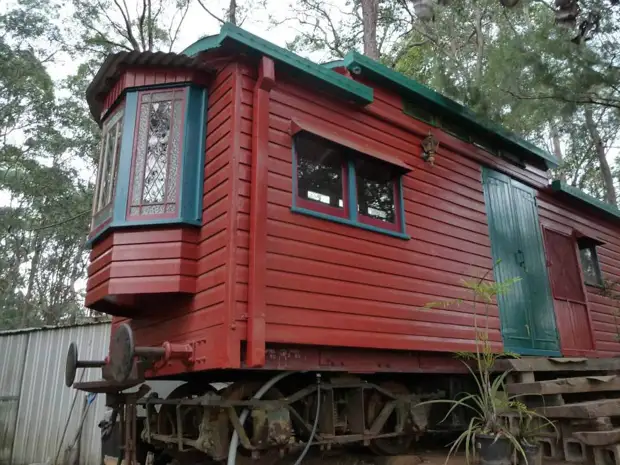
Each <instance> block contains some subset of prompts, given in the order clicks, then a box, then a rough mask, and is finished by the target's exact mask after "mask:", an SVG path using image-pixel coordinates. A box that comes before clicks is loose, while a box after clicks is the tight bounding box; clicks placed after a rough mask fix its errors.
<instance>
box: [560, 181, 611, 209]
mask: <svg viewBox="0 0 620 465" xmlns="http://www.w3.org/2000/svg"><path fill="white" fill-rule="evenodd" d="M551 188H552V189H553V190H554V191H555V192H562V193H564V194H566V195H569V196H571V197H572V198H574V199H576V200H579V201H581V202H583V203H586V204H588V205H589V206H591V207H594V208H595V209H596V210H598V211H599V212H600V213H603V214H605V215H608V216H611V217H613V218H614V219H620V210H619V209H618V208H617V207H614V206H613V205H610V204H608V203H606V202H602V201H601V200H599V199H597V198H595V197H592V196H591V195H588V194H586V193H585V192H583V191H582V190H581V189H577V188H576V187H573V186H569V185H568V184H566V183H565V182H562V181H558V180H556V181H553V182H552V183H551Z"/></svg>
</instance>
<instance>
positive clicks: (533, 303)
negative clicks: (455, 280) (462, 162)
mask: <svg viewBox="0 0 620 465" xmlns="http://www.w3.org/2000/svg"><path fill="white" fill-rule="evenodd" d="M483 182H484V191H485V203H486V209H487V218H488V223H489V233H490V237H491V250H492V254H493V261H494V274H495V280H496V281H497V282H505V281H507V280H509V279H512V278H520V279H519V281H518V282H516V283H515V284H513V285H512V286H511V288H510V290H509V291H508V292H507V293H505V294H503V295H500V296H499V297H498V305H499V311H500V321H501V325H502V337H503V340H504V346H505V348H506V350H508V351H513V352H517V353H520V354H524V355H557V354H558V342H557V330H556V325H555V316H554V313H553V304H552V299H551V294H550V292H549V279H548V277H547V272H546V266H545V260H544V251H543V247H542V238H541V233H540V225H539V222H538V213H537V209H536V200H535V196H534V191H533V190H531V189H530V188H528V187H527V186H524V185H522V184H521V183H519V182H517V181H514V180H512V179H511V178H509V177H508V176H505V175H503V174H500V173H497V172H494V171H492V170H488V169H484V170H483Z"/></svg>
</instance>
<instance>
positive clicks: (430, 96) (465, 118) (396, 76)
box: [343, 51, 559, 168]
mask: <svg viewBox="0 0 620 465" xmlns="http://www.w3.org/2000/svg"><path fill="white" fill-rule="evenodd" d="M343 61H344V64H345V66H346V67H347V68H348V69H349V70H350V71H351V72H352V73H353V74H364V75H367V76H368V77H370V78H371V79H373V80H376V81H379V82H382V83H384V84H386V85H388V86H389V87H391V88H394V89H395V90H396V92H398V93H399V94H401V95H402V96H403V97H405V98H410V99H411V100H413V102H416V103H419V104H421V105H422V106H427V105H430V106H431V107H432V108H434V109H435V110H436V111H437V112H438V113H441V114H443V115H445V116H448V117H450V118H451V119H452V120H453V122H454V123H455V124H459V125H463V126H465V127H466V129H468V130H470V131H472V132H473V133H474V134H472V135H476V133H477V134H478V135H482V136H483V137H484V138H485V139H491V140H496V141H497V142H498V143H502V144H505V145H506V146H508V147H509V148H510V149H512V150H513V151H515V152H518V153H519V154H523V155H526V156H529V157H531V158H535V159H538V160H539V161H541V162H543V163H544V164H545V165H546V166H547V168H555V167H557V166H558V165H559V161H558V159H557V158H556V157H554V156H553V155H552V154H550V153H549V152H547V151H545V150H542V149H540V148H539V147H536V146H535V145H534V144H532V143H530V142H528V141H526V140H524V139H522V138H520V137H519V136H517V135H516V134H514V133H512V132H510V131H508V130H506V129H504V128H502V127H501V126H499V125H497V124H495V123H491V122H489V121H485V120H482V119H480V118H479V117H478V116H477V115H476V114H475V113H474V112H472V111H471V110H469V109H468V108H466V107H464V106H463V105H461V104H459V103H457V102H455V101H454V100H452V99H449V98H447V97H445V96H443V95H441V94H439V93H437V92H435V91H433V90H431V89H429V88H428V87H426V86H424V85H422V84H420V83H419V82H417V81H415V80H413V79H409V78H407V77H405V76H404V75H403V74H401V73H399V72H397V71H394V70H393V69H390V68H388V67H387V66H384V65H382V64H381V63H379V62H376V61H374V60H372V59H370V58H368V57H366V56H364V55H361V54H359V53H357V52H355V51H352V52H349V53H348V54H347V55H346V56H345V58H344V60H343Z"/></svg>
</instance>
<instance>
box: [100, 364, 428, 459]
mask: <svg viewBox="0 0 620 465" xmlns="http://www.w3.org/2000/svg"><path fill="white" fill-rule="evenodd" d="M312 377H314V379H312ZM144 391H146V389H145V390H144ZM144 391H142V392H138V393H134V394H122V393H121V394H108V403H109V404H110V405H112V406H113V408H114V409H115V411H117V412H119V413H120V414H121V424H122V425H123V433H122V437H123V438H124V439H123V443H124V448H125V450H124V452H123V456H124V457H125V458H126V459H128V460H126V462H125V463H126V464H129V463H131V461H132V456H133V457H134V460H133V462H134V463H135V449H136V447H135V444H137V442H138V441H137V437H136V434H139V435H140V440H141V441H142V442H144V443H146V444H149V445H150V446H151V447H153V448H154V449H156V450H158V451H164V452H165V453H166V454H168V455H170V456H172V457H175V458H178V461H179V462H181V463H182V462H183V460H182V459H183V457H184V456H186V455H194V454H195V453H197V452H199V453H202V454H205V455H206V456H208V457H209V458H210V459H212V460H214V461H223V460H225V459H227V458H228V459H229V460H230V456H231V455H233V458H232V459H233V462H232V463H234V458H235V456H236V454H237V451H238V452H239V453H240V454H241V455H243V456H249V457H252V458H253V459H259V458H261V457H262V456H263V455H265V454H267V453H273V452H274V451H277V452H278V454H279V455H280V456H284V455H287V454H290V453H299V452H302V453H304V454H305V452H307V450H308V448H309V447H310V445H312V446H316V447H318V448H320V449H322V450H330V449H332V448H334V447H339V446H346V445H353V444H357V445H360V444H363V445H364V446H367V447H368V448H369V449H370V451H372V452H373V453H375V454H378V455H402V454H406V453H407V452H408V451H409V450H410V448H411V445H412V442H413V441H414V440H415V439H416V437H417V436H418V435H419V434H421V433H423V432H424V431H425V430H426V427H427V424H428V409H429V408H428V407H429V406H428V405H419V404H420V403H421V402H422V401H423V400H425V399H428V398H430V397H434V395H420V394H412V393H411V392H410V391H409V389H408V388H407V387H406V386H405V385H404V384H401V383H399V382H394V381H384V382H378V383H374V382H370V381H366V380H363V379H361V378H357V377H352V376H346V375H342V376H338V375H335V376H331V377H329V378H328V379H322V378H321V375H319V374H317V375H308V374H301V373H291V372H286V373H280V374H277V375H276V376H274V377H272V378H271V379H269V380H267V381H266V382H261V381H238V382H235V383H232V384H229V385H228V386H227V387H224V388H222V389H220V390H217V389H216V388H215V387H213V385H211V384H207V385H206V387H205V384H203V383H198V382H188V383H186V384H184V385H182V386H180V387H179V388H177V389H176V390H175V391H173V392H172V393H171V394H170V396H168V398H166V399H161V398H159V397H158V396H157V394H155V393H153V394H150V395H144ZM138 406H143V407H144V408H145V412H146V417H145V420H144V427H143V428H142V431H132V430H134V429H135V428H136V426H135V419H134V418H135V416H136V410H137V407H138ZM229 463H230V462H229Z"/></svg>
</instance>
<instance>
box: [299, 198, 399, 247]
mask: <svg viewBox="0 0 620 465" xmlns="http://www.w3.org/2000/svg"><path fill="white" fill-rule="evenodd" d="M291 211H292V212H293V213H300V214H302V215H308V216H314V217H315V218H321V219H322V220H327V221H332V222H334V223H340V224H345V225H347V226H354V227H356V228H360V229H366V230H367V231H373V232H378V233H381V234H387V235H388V236H392V237H397V238H399V239H405V240H409V239H411V237H410V236H409V235H407V234H404V233H399V232H396V231H390V230H389V229H381V228H377V227H375V226H371V225H369V224H365V223H360V222H359V221H353V220H350V219H348V218H339V217H337V216H331V215H326V214H324V213H320V212H315V211H314V210H308V209H307V208H301V207H296V206H293V207H291Z"/></svg>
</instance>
